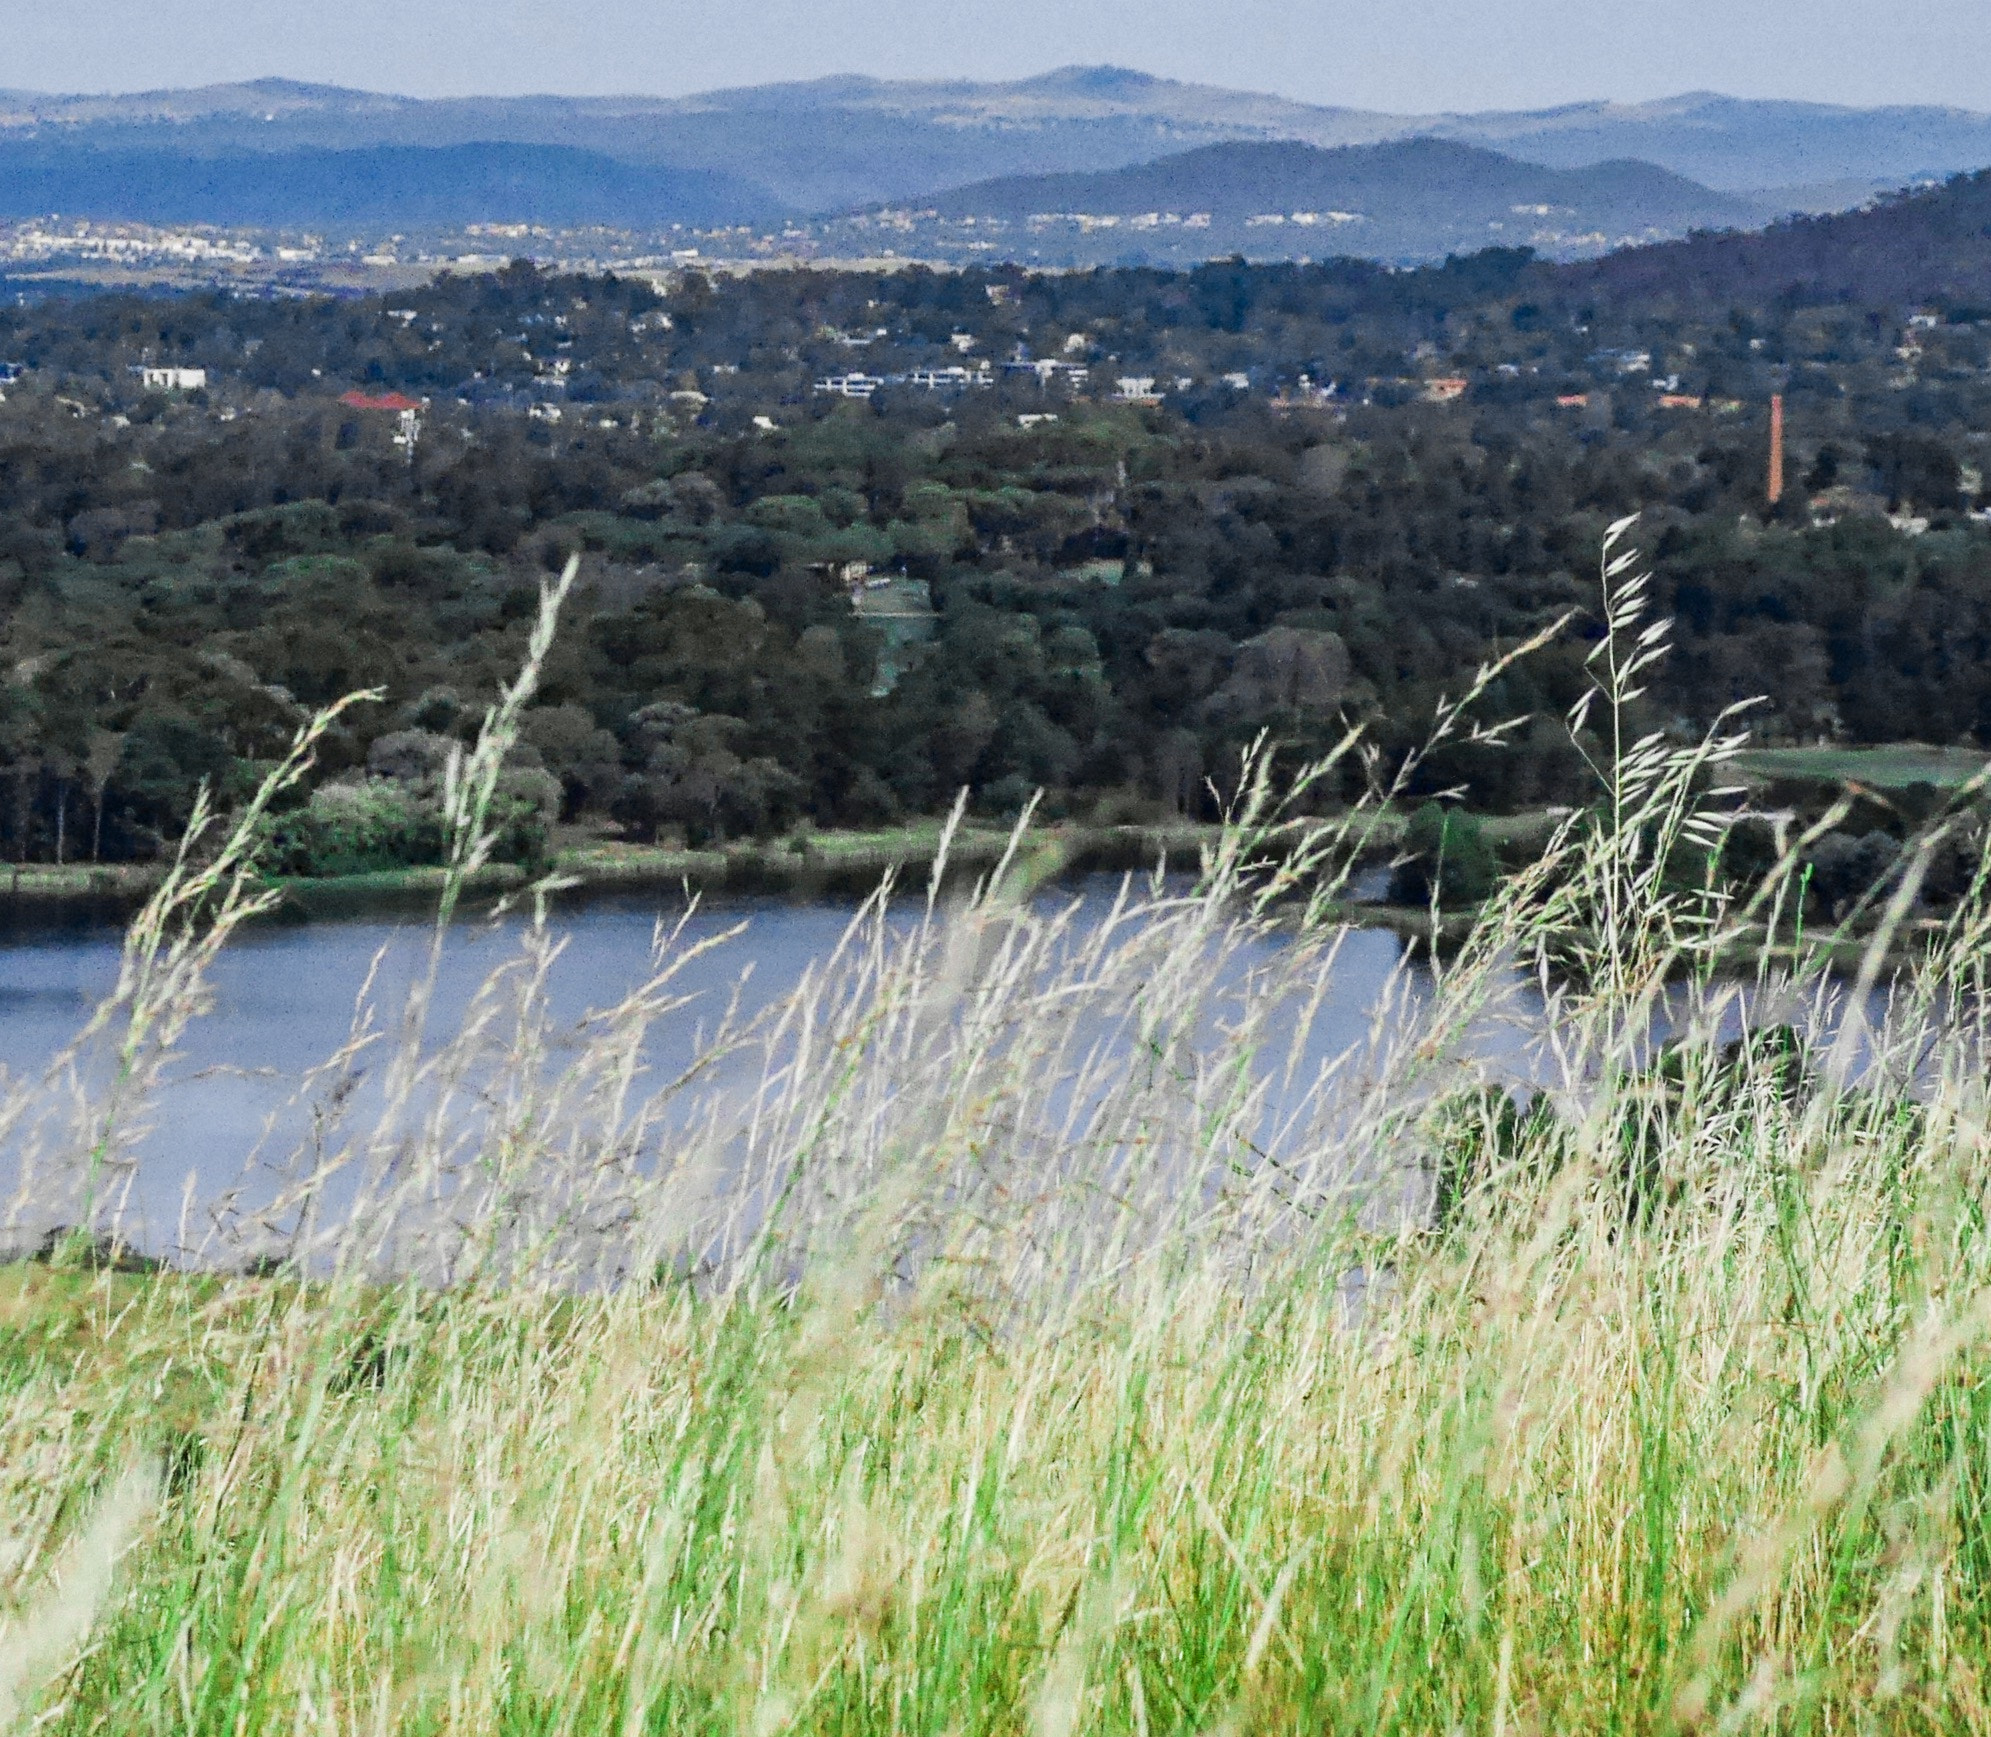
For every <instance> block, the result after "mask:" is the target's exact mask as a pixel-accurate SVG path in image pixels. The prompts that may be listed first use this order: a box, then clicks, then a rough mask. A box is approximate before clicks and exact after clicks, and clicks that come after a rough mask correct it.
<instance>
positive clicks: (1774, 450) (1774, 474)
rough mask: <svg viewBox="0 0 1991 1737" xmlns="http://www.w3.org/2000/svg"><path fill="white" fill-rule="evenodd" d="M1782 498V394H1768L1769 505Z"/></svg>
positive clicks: (1773, 504)
mask: <svg viewBox="0 0 1991 1737" xmlns="http://www.w3.org/2000/svg"><path fill="white" fill-rule="evenodd" d="M1783 498H1784V395H1783V394H1782V393H1781V392H1773V393H1772V394H1771V395H1770V505H1771V506H1773V507H1774V506H1775V505H1776V504H1777V502H1779V501H1780V500H1782V499H1783Z"/></svg>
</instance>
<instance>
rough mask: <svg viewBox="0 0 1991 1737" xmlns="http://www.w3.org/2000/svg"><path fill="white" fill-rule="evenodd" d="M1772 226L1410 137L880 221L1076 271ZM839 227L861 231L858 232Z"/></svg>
mask: <svg viewBox="0 0 1991 1737" xmlns="http://www.w3.org/2000/svg"><path fill="white" fill-rule="evenodd" d="M1772 215H1774V212H1773V211H1770V210H1766V209H1765V208H1764V207H1762V206H1761V205H1759V204H1758V203H1756V202H1754V201H1751V200H1748V199H1744V198H1740V197H1737V196H1735V195H1733V194H1725V193H1715V192H1712V191H1710V190H1709V189H1708V188H1706V187H1703V186H1700V185H1699V184H1697V183H1695V182H1692V181H1689V180H1686V179H1685V178H1683V177H1681V176H1679V175H1675V174H1672V173H1671V172H1670V171H1668V170H1665V169H1660V168H1656V167H1655V166H1654V165H1652V164H1650V163H1638V162H1612V163H1600V164H1597V165H1595V166H1593V167H1590V168H1584V169H1544V168H1541V167H1539V166H1538V165H1535V164H1532V163H1521V162H1516V161H1514V160H1513V159H1512V158H1510V157H1504V156H1500V155H1498V154H1497V153H1495V152H1492V151H1487V150H1482V149H1480V148H1479V147H1478V146H1475V145H1464V144H1459V143H1456V142H1454V141H1451V140H1446V139H1410V140H1405V141H1403V142H1401V143H1393V144H1384V145H1349V146H1342V147H1339V148H1337V149H1332V150H1322V149H1320V148H1318V147H1316V146H1313V145H1304V144H1296V143H1276V144H1223V145H1206V146H1204V147H1202V148H1201V149H1200V150H1195V151H1187V152H1183V153H1181V154H1179V155H1176V156H1172V157H1164V158H1162V159H1161V160H1160V161H1158V162H1154V163H1147V164H1142V165H1140V166H1138V167H1135V168H1129V169H1113V170H1105V171H1099V172H1093V173H1087V174H1065V175H1034V176H1011V177H1007V178H1004V179H1001V180H995V181H985V182H981V183H979V184H977V185H975V186H972V187H963V188H958V189H956V190H954V191H952V192H949V193H943V194H941V195H939V196H938V197H936V198H934V199H932V200H931V201H929V202H927V203H926V204H925V205H924V206H923V207H922V209H921V210H920V211H919V212H917V213H911V212H905V211H895V212H891V213H888V214H887V219H886V220H887V222H888V223H896V224H897V225H898V226H900V229H901V233H904V229H903V226H904V225H905V224H906V223H907V222H908V221H911V222H912V223H913V225H914V229H913V232H912V233H913V235H914V236H915V237H916V240H915V241H914V244H913V245H912V246H911V247H908V248H903V249H902V250H903V251H913V252H923V253H938V254H940V255H942V256H943V257H945V256H948V255H950V254H956V253H958V254H962V255H963V256H966V257H972V254H971V253H970V252H969V250H971V249H982V250H986V249H987V248H988V247H989V246H990V245H991V244H992V242H991V238H992V237H993V245H996V246H999V247H1001V248H1002V250H1003V251H1004V252H1006V253H1008V254H1010V255H1012V256H1013V257H1016V258H1019V259H1022V260H1025V261H1037V262H1041V263H1044V264H1055V265H1080V264H1095V263H1103V262H1108V261H1113V260H1124V259H1128V258H1132V257H1138V258H1143V259H1146V260H1149V261H1152V262H1154V263H1157V264H1160V263H1190V262H1193V261H1196V260H1200V259H1207V258H1209V257H1211V256H1212V255H1213V254H1231V253H1237V254H1242V255H1243V256H1245V257H1246V258H1258V259H1270V258H1290V257H1293V256H1294V255H1296V254H1305V255H1310V256H1313V257H1316V258H1318V257H1321V256H1324V255H1330V254H1351V253H1352V254H1361V255H1364V256H1366V257H1369V258H1375V259H1385V260H1391V261H1408V260H1420V259H1433V258H1442V257H1443V256H1445V255H1446V254H1448V253H1459V252H1473V251H1476V250H1478V249H1480V248H1484V247H1493V246H1509V247H1512V246H1529V247H1533V248H1535V249H1536V250H1537V251H1539V252H1541V253H1544V254H1548V255H1554V256H1568V255H1572V254H1589V253H1599V252H1602V251H1604V250H1605V249H1607V248H1610V247H1618V246H1624V245H1628V244H1631V243H1636V242H1643V241H1652V240H1658V239H1665V238H1669V237H1673V236H1678V235H1682V234H1684V233H1686V232H1687V231H1689V230H1692V229H1715V228H1737V227H1744V226H1749V225H1754V224H1758V223H1761V222H1764V221H1765V220H1767V218H1768V217H1770V216H1772ZM877 225H878V219H877V218H876V217H873V218H871V219H869V220H868V226H870V227H874V228H875V227H877ZM838 227H841V228H842V229H844V230H846V231H855V232H857V233H862V231H863V230H864V228H865V227H867V221H866V220H859V221H857V222H855V223H849V224H845V225H842V226H838Z"/></svg>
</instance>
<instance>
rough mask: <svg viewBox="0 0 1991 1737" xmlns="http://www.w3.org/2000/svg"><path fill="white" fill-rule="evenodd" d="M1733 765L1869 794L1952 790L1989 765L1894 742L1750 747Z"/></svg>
mask: <svg viewBox="0 0 1991 1737" xmlns="http://www.w3.org/2000/svg"><path fill="white" fill-rule="evenodd" d="M1736 764H1737V766H1738V767H1739V768H1740V769H1741V770H1742V771H1744V772H1750V773H1754V774H1756V775H1757V776H1759V777H1764V778H1783V779H1805V780H1811V779H1815V780H1817V781H1818V782H1819V783H1822V784H1837V783H1844V782H1853V783H1859V784H1865V785H1868V786H1869V787H1871V788H1872V789H1875V790H1899V789H1902V788H1904V787H1905V786H1907V785H1910V784H1932V785H1934V786H1935V787H1936V788H1937V789H1938V790H1954V789H1955V788H1957V786H1959V785H1961V784H1966V783H1968V782H1969V781H1970V780H1971V779H1972V778H1974V777H1976V776H1977V774H1978V773H1980V772H1982V771H1983V770H1984V768H1985V766H1986V765H1987V764H1991V755H1987V754H1984V753H1981V752H1979V751H1978V750H1976V749H1974V748H1932V747H1929V746H1927V745H1926V744H1924V743H1921V742H1897V743H1892V744H1889V745H1887V746H1885V747H1876V748H1831V747H1827V748H1751V749H1748V750H1746V751H1745V752H1744V753H1743V754H1741V755H1740V756H1739V757H1738V759H1737V762H1736Z"/></svg>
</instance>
